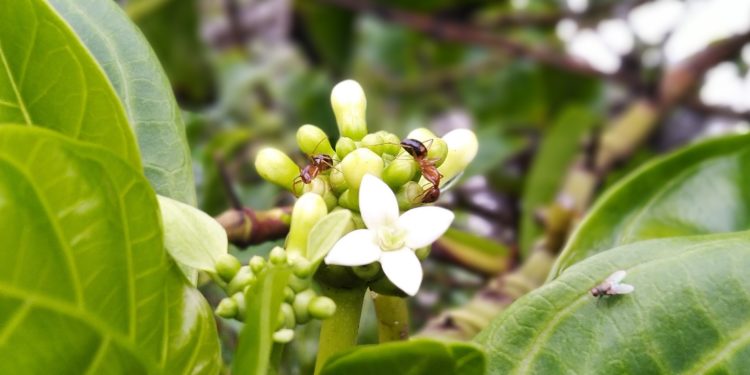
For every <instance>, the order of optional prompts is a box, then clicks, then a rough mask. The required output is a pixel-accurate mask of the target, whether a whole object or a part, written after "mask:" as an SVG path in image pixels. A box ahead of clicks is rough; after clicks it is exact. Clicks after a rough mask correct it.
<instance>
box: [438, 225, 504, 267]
mask: <svg viewBox="0 0 750 375" xmlns="http://www.w3.org/2000/svg"><path fill="white" fill-rule="evenodd" d="M437 245H438V246H439V247H440V248H442V250H443V254H444V255H445V256H448V257H451V258H457V259H460V261H459V263H460V264H464V265H470V266H471V268H472V269H473V270H476V271H480V272H482V273H485V274H489V275H493V274H498V273H500V272H502V271H505V270H507V269H508V266H509V265H510V261H511V257H510V249H508V247H507V246H505V245H503V244H501V243H499V242H497V241H494V240H491V239H489V238H486V237H480V236H477V235H475V234H473V233H469V232H465V231H461V230H458V229H453V228H450V229H448V230H447V231H446V232H445V234H443V236H442V237H440V239H439V240H438V241H437Z"/></svg>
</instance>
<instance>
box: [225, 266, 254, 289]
mask: <svg viewBox="0 0 750 375" xmlns="http://www.w3.org/2000/svg"><path fill="white" fill-rule="evenodd" d="M256 281H257V279H256V278H255V274H253V271H252V270H250V267H248V266H242V267H240V269H239V270H238V271H237V274H236V275H234V278H232V280H231V281H230V282H229V285H228V286H227V294H229V295H230V296H231V295H233V294H235V293H237V292H241V291H242V290H244V289H245V287H247V286H251V285H254V284H255V282H256Z"/></svg>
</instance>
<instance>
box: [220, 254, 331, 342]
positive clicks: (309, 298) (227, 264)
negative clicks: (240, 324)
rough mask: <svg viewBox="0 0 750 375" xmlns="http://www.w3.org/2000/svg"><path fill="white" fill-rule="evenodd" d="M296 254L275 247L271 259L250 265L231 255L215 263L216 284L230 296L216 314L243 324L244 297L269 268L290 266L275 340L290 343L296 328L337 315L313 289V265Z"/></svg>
mask: <svg viewBox="0 0 750 375" xmlns="http://www.w3.org/2000/svg"><path fill="white" fill-rule="evenodd" d="M294 255H296V253H294V252H289V251H286V250H284V249H282V248H280V247H275V248H274V249H273V250H271V252H270V253H269V255H268V260H266V259H265V258H263V257H261V256H257V255H256V256H254V257H252V258H251V259H250V261H249V263H248V265H245V266H243V265H241V263H240V261H239V260H238V259H237V258H235V257H234V256H232V255H230V254H226V255H224V256H222V257H221V258H220V259H219V260H218V261H217V262H216V276H218V277H217V279H216V282H217V284H218V285H219V286H221V287H222V288H223V289H224V291H225V292H226V293H227V295H228V296H229V297H226V298H224V299H222V300H221V302H220V303H219V305H218V306H217V307H216V315H218V316H220V317H222V318H226V319H237V320H239V321H244V319H245V310H246V301H245V296H246V295H247V294H248V292H250V291H251V289H252V288H254V287H256V285H257V283H258V279H259V277H260V276H261V275H263V273H264V272H266V271H267V269H268V268H269V267H290V268H291V269H292V272H293V273H292V275H291V276H290V277H289V283H288V285H287V286H286V287H285V288H284V302H283V303H282V304H281V309H280V310H279V315H278V318H277V323H276V327H275V329H276V331H275V333H274V336H273V338H274V341H276V342H279V343H286V342H289V341H290V340H291V339H292V338H293V337H294V328H295V327H296V326H297V325H300V324H305V323H307V322H308V321H310V319H321V320H323V319H328V318H330V317H331V316H333V314H334V313H335V312H336V304H335V303H334V302H333V300H331V299H330V298H328V297H325V296H320V295H318V293H317V292H316V291H315V290H314V289H313V288H312V283H311V280H310V277H311V272H310V270H311V267H310V263H309V262H307V261H305V259H304V258H301V257H299V256H294Z"/></svg>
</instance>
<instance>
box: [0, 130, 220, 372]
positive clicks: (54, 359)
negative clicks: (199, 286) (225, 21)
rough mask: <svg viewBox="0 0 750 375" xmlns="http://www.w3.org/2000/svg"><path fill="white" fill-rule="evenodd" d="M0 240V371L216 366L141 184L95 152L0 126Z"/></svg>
mask: <svg viewBox="0 0 750 375" xmlns="http://www.w3.org/2000/svg"><path fill="white" fill-rule="evenodd" d="M0 243H3V246H2V247H1V248H0V353H1V355H0V357H2V358H3V360H2V361H0V373H48V372H49V371H50V369H54V370H55V372H56V373H71V374H77V373H82V372H86V371H89V372H90V373H130V374H132V373H160V372H169V373H176V374H179V373H186V372H187V373H192V372H196V373H216V372H217V371H218V366H219V365H220V362H219V356H218V355H219V350H218V339H217V334H216V328H215V326H214V323H213V317H212V314H211V311H210V308H208V305H207V304H206V302H205V300H203V298H202V297H201V296H200V294H198V292H197V291H196V290H195V289H193V288H190V287H187V283H186V282H185V280H184V279H183V278H182V276H181V275H180V273H179V271H178V270H177V269H176V267H175V265H174V263H173V262H172V261H171V259H170V258H169V257H168V256H167V253H166V252H165V251H164V248H163V242H162V232H161V227H160V220H159V214H158V206H157V202H156V197H155V196H154V193H153V191H152V190H151V187H150V186H149V185H148V182H147V181H146V180H145V179H144V178H143V177H142V175H141V173H140V170H136V169H134V168H132V167H131V166H129V165H128V164H127V163H126V162H124V161H122V160H121V159H120V158H118V157H116V156H114V155H113V154H111V153H110V152H108V151H107V150H105V149H103V148H101V147H97V146H91V145H88V144H85V143H82V142H78V141H73V140H69V139H66V138H63V136H61V135H59V134H58V133H54V132H51V131H49V130H45V129H40V128H34V127H28V126H22V125H3V126H0Z"/></svg>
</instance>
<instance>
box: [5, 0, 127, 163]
mask: <svg viewBox="0 0 750 375" xmlns="http://www.w3.org/2000/svg"><path fill="white" fill-rule="evenodd" d="M3 18H4V19H7V20H13V22H0V66H1V67H0V103H2V105H0V121H1V122H7V123H19V124H27V125H37V126H42V127H45V128H49V129H52V130H55V131H57V132H60V133H61V134H64V135H66V136H69V137H73V138H76V139H80V140H82V141H87V142H91V143H94V144H98V145H101V146H103V147H105V148H106V149H108V150H110V151H112V152H114V153H115V154H117V155H118V156H120V157H122V158H123V159H126V160H128V161H129V163H130V165H132V166H133V167H135V168H138V169H140V168H141V160H140V157H139V155H138V150H137V147H136V143H135V137H134V136H133V132H132V130H131V129H130V125H129V123H128V118H127V115H126V113H125V110H124V108H123V106H122V105H121V104H120V99H119V98H118V97H117V93H115V91H114V90H113V88H112V86H111V85H110V83H109V81H108V80H107V77H106V76H105V74H104V72H103V71H102V69H101V68H100V67H99V65H98V64H97V63H96V61H95V60H94V58H93V57H92V56H91V54H90V53H89V51H88V50H86V49H85V47H84V46H83V45H82V44H81V41H80V40H79V39H78V37H77V36H76V35H75V34H74V33H73V31H72V30H71V29H70V28H69V27H68V25H66V24H65V21H64V20H63V19H62V18H61V17H60V16H59V15H58V14H57V13H56V12H55V10H54V9H53V8H52V6H51V5H49V4H48V3H47V2H45V1H42V0H24V1H17V2H13V6H10V4H9V3H8V4H5V6H4V8H3ZM19 24H22V25H24V27H19V26H18V25H19ZM102 124H104V125H105V126H102Z"/></svg>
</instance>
